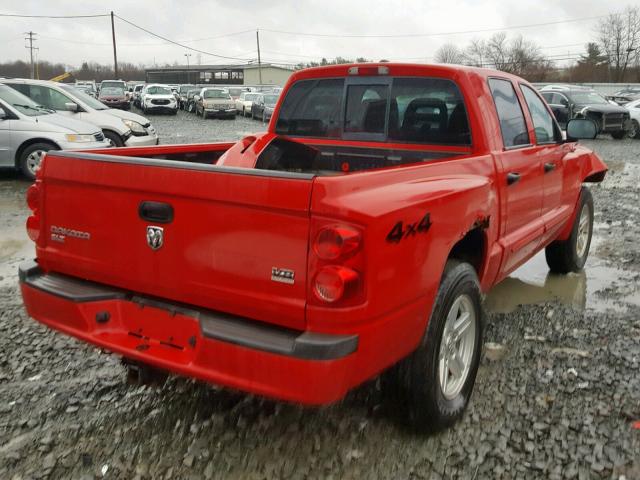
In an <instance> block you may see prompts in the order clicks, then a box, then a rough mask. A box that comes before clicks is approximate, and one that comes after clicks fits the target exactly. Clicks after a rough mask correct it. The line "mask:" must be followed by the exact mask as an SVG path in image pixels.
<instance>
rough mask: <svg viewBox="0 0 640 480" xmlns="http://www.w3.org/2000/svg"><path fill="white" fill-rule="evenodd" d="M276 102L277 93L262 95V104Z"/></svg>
mask: <svg viewBox="0 0 640 480" xmlns="http://www.w3.org/2000/svg"><path fill="white" fill-rule="evenodd" d="M276 103H278V95H265V96H264V104H265V105H270V106H271V105H275V104H276Z"/></svg>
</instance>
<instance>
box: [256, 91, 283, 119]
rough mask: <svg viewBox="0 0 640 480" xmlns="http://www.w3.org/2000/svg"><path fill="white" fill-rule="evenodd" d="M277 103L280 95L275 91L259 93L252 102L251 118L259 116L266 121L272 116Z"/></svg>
mask: <svg viewBox="0 0 640 480" xmlns="http://www.w3.org/2000/svg"><path fill="white" fill-rule="evenodd" d="M276 103H278V95H276V94H273V93H259V94H258V96H257V97H256V99H255V100H254V101H253V102H252V104H251V118H257V119H260V120H262V121H263V122H266V121H267V120H269V119H270V118H271V115H272V114H273V109H274V108H275V107H276Z"/></svg>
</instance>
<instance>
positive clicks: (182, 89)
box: [179, 85, 193, 93]
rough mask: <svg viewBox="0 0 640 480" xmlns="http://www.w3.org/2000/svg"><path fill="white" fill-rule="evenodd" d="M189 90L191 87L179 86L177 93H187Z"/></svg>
mask: <svg viewBox="0 0 640 480" xmlns="http://www.w3.org/2000/svg"><path fill="white" fill-rule="evenodd" d="M191 89H193V85H181V86H180V90H179V92H180V93H187V92H188V91H189V90H191Z"/></svg>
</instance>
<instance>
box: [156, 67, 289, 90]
mask: <svg viewBox="0 0 640 480" xmlns="http://www.w3.org/2000/svg"><path fill="white" fill-rule="evenodd" d="M293 72H294V70H293V69H292V68H286V67H282V66H278V65H272V64H268V63H263V64H262V65H260V66H258V64H255V63H250V64H246V65H191V66H186V65H182V66H174V67H162V68H149V69H147V70H146V71H145V74H146V79H145V80H146V82H147V83H177V84H207V83H211V84H215V85H279V86H282V85H284V84H285V83H286V82H287V80H288V79H289V77H290V76H291V74H292V73H293Z"/></svg>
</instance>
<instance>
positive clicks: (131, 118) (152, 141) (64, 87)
mask: <svg viewBox="0 0 640 480" xmlns="http://www.w3.org/2000/svg"><path fill="white" fill-rule="evenodd" d="M0 83H4V84H5V85H8V86H10V87H11V88H15V89H16V90H18V91H19V92H20V93H22V94H24V95H26V96H27V97H29V98H31V99H32V100H33V101H34V102H36V103H37V104H38V105H42V106H44V107H46V108H49V109H53V110H55V111H56V112H58V113H59V114H60V115H65V116H67V117H71V118H73V119H74V120H82V121H83V122H89V123H93V124H94V125H96V126H97V127H100V129H101V130H102V133H104V136H105V137H107V140H109V141H110V142H111V144H112V145H113V146H114V147H125V146H126V147H146V146H149V145H157V144H158V143H159V139H158V133H157V132H156V129H155V128H154V127H153V125H151V123H150V122H149V120H148V119H146V118H145V117H143V116H141V115H137V114H135V113H132V112H126V111H124V110H117V109H114V108H109V107H107V106H106V105H104V104H103V103H102V102H100V101H98V100H97V99H95V98H93V97H91V96H90V95H87V94H86V93H84V92H81V91H79V90H78V89H77V88H75V87H74V86H73V85H68V84H64V83H57V82H51V81H46V80H30V79H26V78H10V79H2V80H0Z"/></svg>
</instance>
